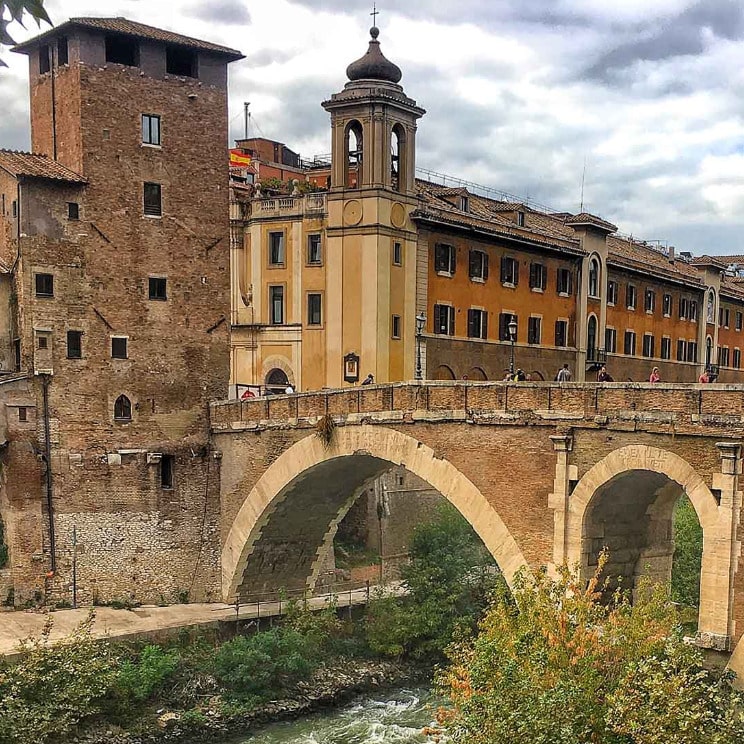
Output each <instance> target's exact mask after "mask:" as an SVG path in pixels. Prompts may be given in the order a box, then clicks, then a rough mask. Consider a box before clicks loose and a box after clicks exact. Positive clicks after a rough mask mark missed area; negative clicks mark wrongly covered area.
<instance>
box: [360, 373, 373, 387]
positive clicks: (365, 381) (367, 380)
mask: <svg viewBox="0 0 744 744" xmlns="http://www.w3.org/2000/svg"><path fill="white" fill-rule="evenodd" d="M374 381H375V378H374V377H373V375H372V373H371V372H370V373H369V374H368V375H367V376H366V377H365V378H364V379H363V380H362V385H371V384H372V383H373V382H374Z"/></svg>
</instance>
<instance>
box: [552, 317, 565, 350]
mask: <svg viewBox="0 0 744 744" xmlns="http://www.w3.org/2000/svg"><path fill="white" fill-rule="evenodd" d="M555 345H556V346H564V347H565V346H568V321H567V320H556V321H555Z"/></svg>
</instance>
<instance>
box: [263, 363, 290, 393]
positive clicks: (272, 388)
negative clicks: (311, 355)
mask: <svg viewBox="0 0 744 744" xmlns="http://www.w3.org/2000/svg"><path fill="white" fill-rule="evenodd" d="M288 385H289V378H288V377H287V373H286V372H285V371H284V370H283V369H279V368H278V367H275V368H274V369H272V370H271V371H270V372H269V374H268V375H266V392H268V393H273V394H274V395H282V394H283V393H284V392H286V390H287V386H288Z"/></svg>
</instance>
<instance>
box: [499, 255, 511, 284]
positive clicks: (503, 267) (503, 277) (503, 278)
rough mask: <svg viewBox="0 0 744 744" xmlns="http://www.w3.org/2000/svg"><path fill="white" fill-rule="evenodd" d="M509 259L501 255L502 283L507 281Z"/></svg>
mask: <svg viewBox="0 0 744 744" xmlns="http://www.w3.org/2000/svg"><path fill="white" fill-rule="evenodd" d="M508 260H509V259H508V258H507V257H506V256H502V257H501V283H502V284H503V283H504V282H505V281H506V270H507V269H506V267H507V263H506V262H507V261H508Z"/></svg>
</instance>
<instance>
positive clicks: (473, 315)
mask: <svg viewBox="0 0 744 744" xmlns="http://www.w3.org/2000/svg"><path fill="white" fill-rule="evenodd" d="M468 338H488V312H487V311H486V310H477V309H475V308H471V309H470V310H468Z"/></svg>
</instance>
